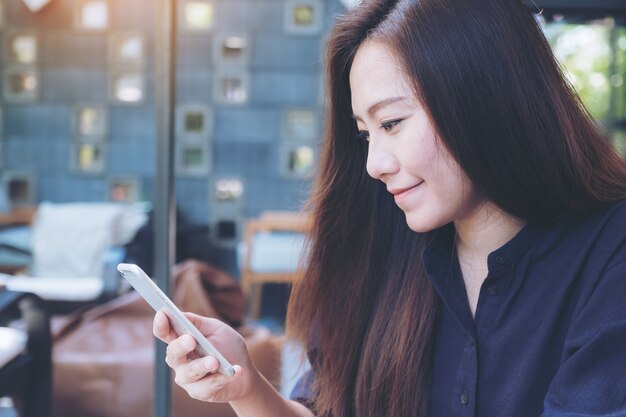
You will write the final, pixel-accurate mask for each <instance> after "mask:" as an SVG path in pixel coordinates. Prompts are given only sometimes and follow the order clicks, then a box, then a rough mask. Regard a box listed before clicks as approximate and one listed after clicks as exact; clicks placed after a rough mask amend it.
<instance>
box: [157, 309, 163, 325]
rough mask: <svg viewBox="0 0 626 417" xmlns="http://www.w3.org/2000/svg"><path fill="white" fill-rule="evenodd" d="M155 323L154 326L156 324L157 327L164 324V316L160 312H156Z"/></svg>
mask: <svg viewBox="0 0 626 417" xmlns="http://www.w3.org/2000/svg"><path fill="white" fill-rule="evenodd" d="M155 321H156V324H158V325H159V326H162V325H164V324H165V314H163V313H162V312H160V311H159V312H157V314H156V318H155Z"/></svg>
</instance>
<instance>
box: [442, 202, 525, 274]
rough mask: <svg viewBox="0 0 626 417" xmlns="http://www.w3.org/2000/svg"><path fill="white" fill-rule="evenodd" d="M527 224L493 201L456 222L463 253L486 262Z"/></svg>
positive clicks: (478, 260)
mask: <svg viewBox="0 0 626 417" xmlns="http://www.w3.org/2000/svg"><path fill="white" fill-rule="evenodd" d="M525 224H526V222H525V221H524V220H521V219H518V218H516V217H513V216H511V215H509V214H507V213H505V212H503V211H502V210H500V209H498V208H497V207H495V206H494V205H493V204H491V203H483V204H481V205H480V206H479V207H477V208H476V209H475V210H474V211H473V212H472V213H469V215H467V216H465V217H463V218H462V219H458V220H456V221H455V222H454V227H455V229H456V234H457V239H456V247H457V253H458V256H459V257H463V258H465V259H466V260H467V261H470V262H479V263H483V262H484V263H486V262H487V256H488V255H489V254H490V253H491V252H493V251H494V250H496V249H498V248H500V247H501V246H502V245H504V244H505V243H506V242H508V241H509V240H511V239H512V238H513V236H515V235H516V234H517V233H518V232H519V231H520V230H521V229H522V228H523V227H524V225H525Z"/></svg>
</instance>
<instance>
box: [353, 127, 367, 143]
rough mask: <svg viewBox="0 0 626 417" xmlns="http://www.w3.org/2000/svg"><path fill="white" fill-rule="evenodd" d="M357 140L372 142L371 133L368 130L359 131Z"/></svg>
mask: <svg viewBox="0 0 626 417" xmlns="http://www.w3.org/2000/svg"><path fill="white" fill-rule="evenodd" d="M355 138H356V139H357V140H364V141H366V142H369V141H370V132H368V131H367V130H359V133H357V134H356V136H355Z"/></svg>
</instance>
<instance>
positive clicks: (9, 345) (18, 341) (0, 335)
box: [0, 327, 28, 368]
mask: <svg viewBox="0 0 626 417" xmlns="http://www.w3.org/2000/svg"><path fill="white" fill-rule="evenodd" d="M27 338H28V336H27V335H26V332H23V331H21V330H16V329H11V328H8V327H0V368H2V367H3V366H4V365H6V364H7V363H9V362H10V361H11V360H13V359H14V358H15V357H16V356H17V355H19V354H20V353H22V352H24V349H26V340H27Z"/></svg>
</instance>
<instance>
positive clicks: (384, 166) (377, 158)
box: [366, 140, 400, 180]
mask: <svg viewBox="0 0 626 417" xmlns="http://www.w3.org/2000/svg"><path fill="white" fill-rule="evenodd" d="M366 168H367V173H368V174H369V176H370V177H372V178H374V179H377V180H382V179H383V177H384V176H385V175H390V174H395V173H397V172H398V171H399V170H400V162H399V161H398V159H397V158H396V156H395V155H394V154H393V152H392V151H391V149H387V148H386V147H385V146H384V145H383V144H382V143H377V141H375V140H370V142H369V147H368V151H367V166H366Z"/></svg>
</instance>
